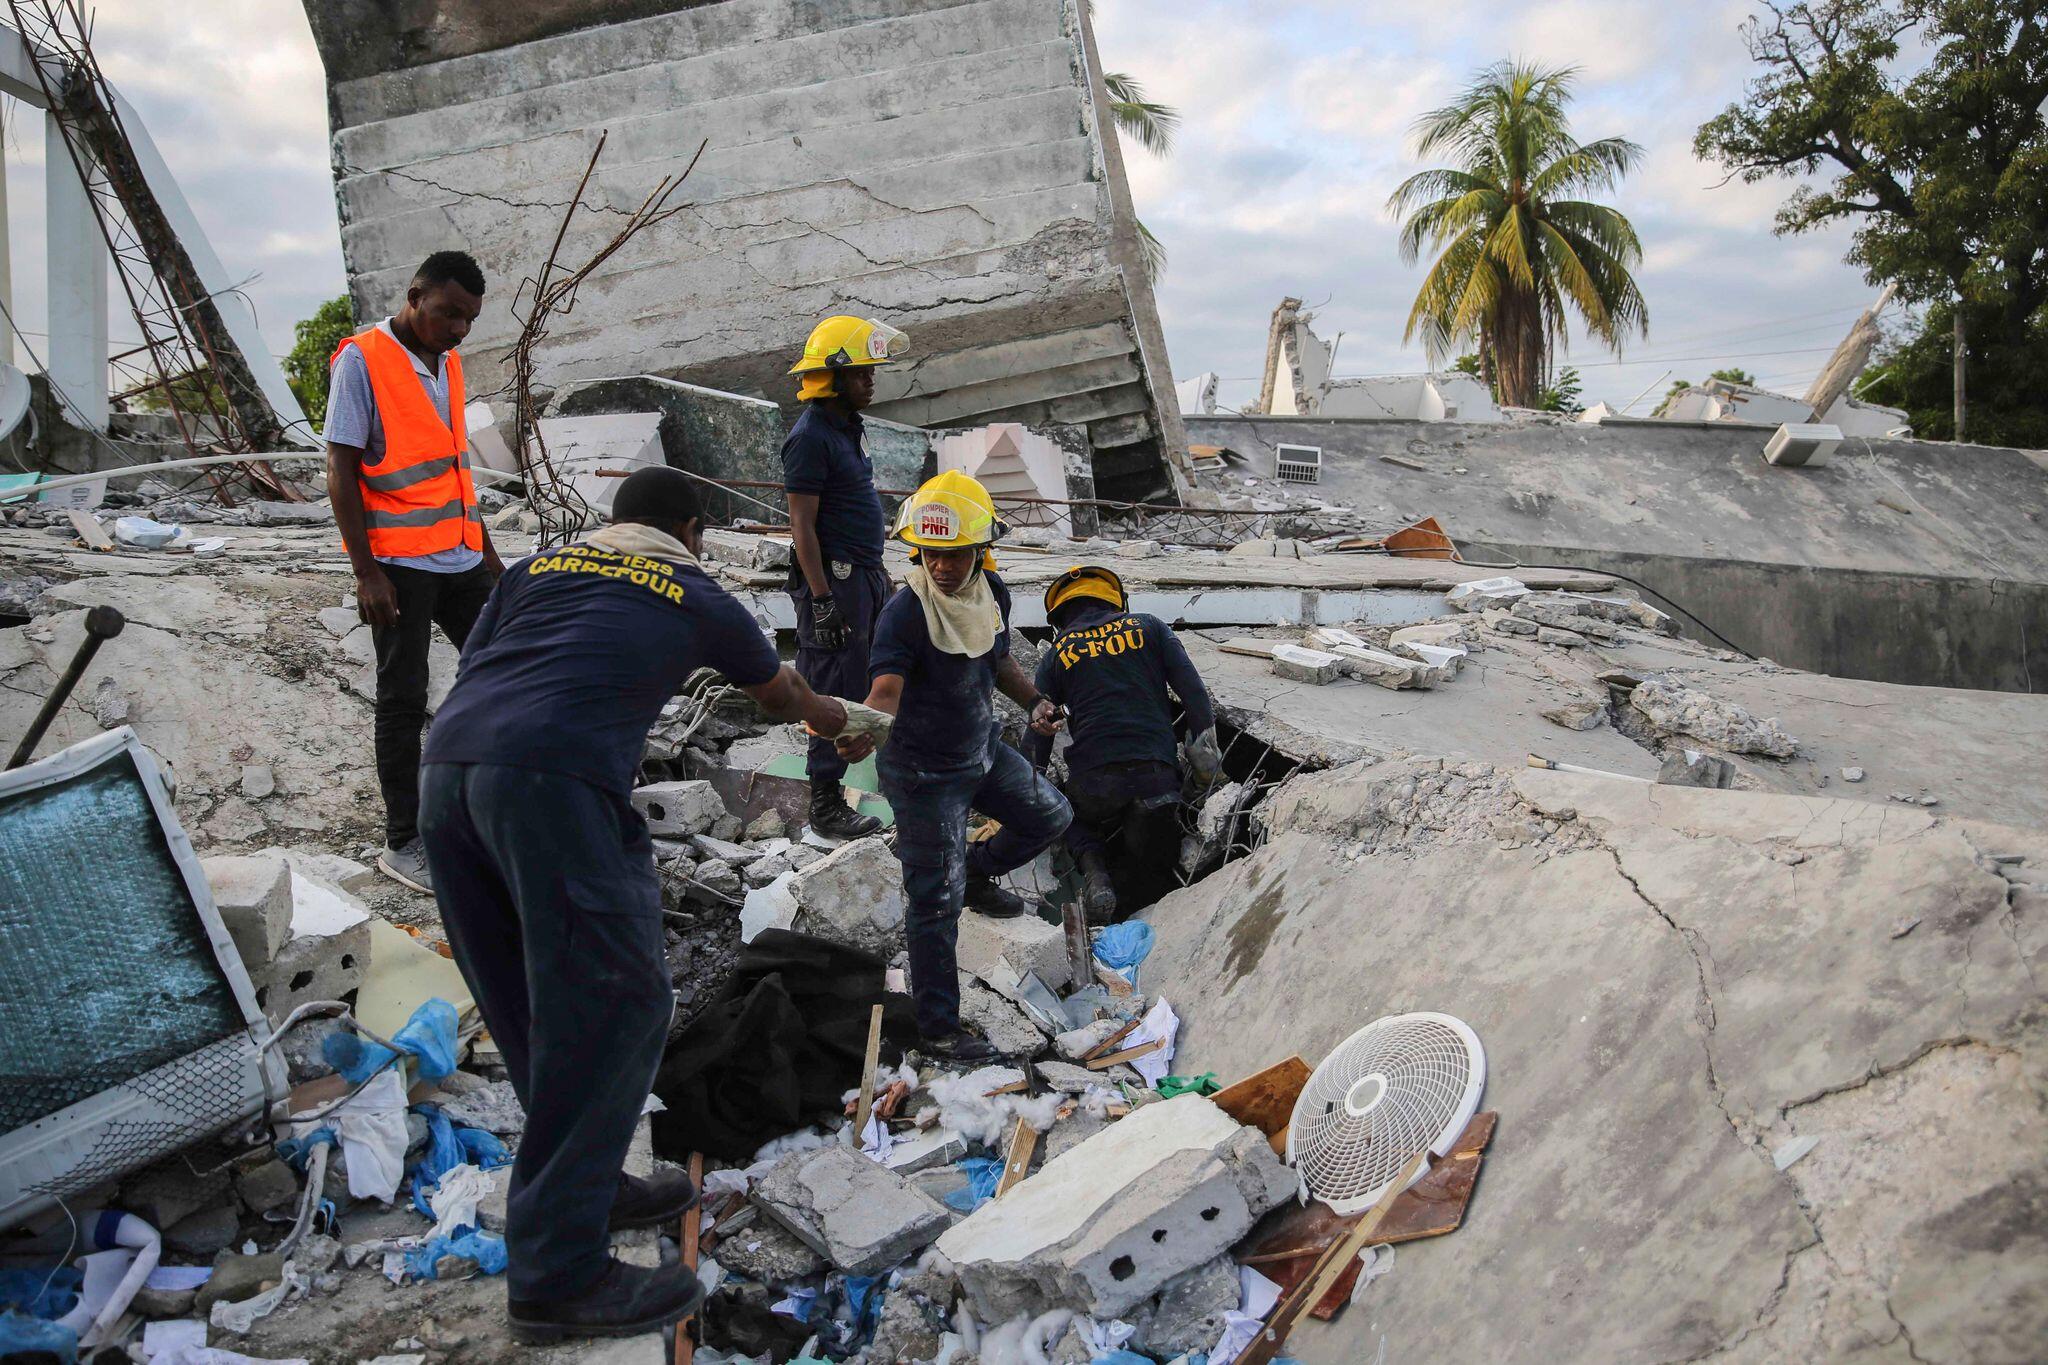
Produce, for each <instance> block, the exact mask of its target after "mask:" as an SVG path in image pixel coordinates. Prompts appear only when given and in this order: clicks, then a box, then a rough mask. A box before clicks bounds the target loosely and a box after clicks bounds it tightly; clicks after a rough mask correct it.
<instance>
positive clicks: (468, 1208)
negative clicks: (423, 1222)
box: [427, 1161, 497, 1241]
mask: <svg viewBox="0 0 2048 1365" xmlns="http://www.w3.org/2000/svg"><path fill="white" fill-rule="evenodd" d="M496 1185H497V1182H496V1181H495V1180H493V1179H492V1178H491V1174H490V1172H488V1171H482V1170H479V1169H477V1167H476V1166H474V1165H473V1164H471V1163H470V1162H467V1161H465V1162H463V1163H462V1164H461V1165H460V1166H451V1167H449V1168H448V1170H447V1171H446V1172H444V1173H443V1174H442V1176H441V1183H440V1184H439V1185H436V1186H435V1187H434V1192H433V1193H432V1194H430V1195H428V1196H427V1207H429V1208H431V1209H432V1210H433V1211H434V1230H433V1231H432V1232H430V1233H428V1234H427V1238H428V1240H429V1241H431V1240H432V1239H434V1238H436V1237H453V1236H454V1235H455V1230H456V1229H457V1228H463V1227H470V1228H473V1227H477V1226H479V1224H478V1222H477V1215H476V1209H477V1205H479V1204H481V1203H483V1202H484V1200H486V1199H488V1198H490V1197H491V1191H492V1190H493V1189H495V1188H496Z"/></svg>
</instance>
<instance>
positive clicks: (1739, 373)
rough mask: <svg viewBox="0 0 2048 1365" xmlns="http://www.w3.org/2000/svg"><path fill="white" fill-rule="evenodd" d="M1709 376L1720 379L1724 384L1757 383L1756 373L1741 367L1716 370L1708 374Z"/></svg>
mask: <svg viewBox="0 0 2048 1365" xmlns="http://www.w3.org/2000/svg"><path fill="white" fill-rule="evenodd" d="M1707 378H1709V379H1718V380H1720V381H1721V382H1722V383H1724V384H1749V385H1754V384H1755V383H1756V376H1755V375H1753V374H1751V373H1750V372H1749V371H1748V370H1745V369H1740V368H1734V369H1726V370H1716V371H1714V372H1713V373H1712V374H1710V375H1708V376H1707Z"/></svg>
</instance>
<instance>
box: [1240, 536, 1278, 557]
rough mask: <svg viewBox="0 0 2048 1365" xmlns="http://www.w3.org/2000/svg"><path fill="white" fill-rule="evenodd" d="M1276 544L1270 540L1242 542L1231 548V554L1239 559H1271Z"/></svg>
mask: <svg viewBox="0 0 2048 1365" xmlns="http://www.w3.org/2000/svg"><path fill="white" fill-rule="evenodd" d="M1275 545H1276V542H1274V541H1270V540H1241V541H1239V542H1238V543H1237V544H1235V545H1233V546H1231V547H1230V553H1232V554H1234V555H1237V556H1238V557H1239V558H1244V557H1247V556H1249V557H1251V558H1253V559H1271V558H1272V557H1273V554H1274V549H1275Z"/></svg>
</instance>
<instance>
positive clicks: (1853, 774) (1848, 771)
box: [1842, 768, 1863, 782]
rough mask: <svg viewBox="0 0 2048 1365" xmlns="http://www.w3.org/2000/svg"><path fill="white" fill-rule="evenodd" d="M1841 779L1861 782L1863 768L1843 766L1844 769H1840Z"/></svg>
mask: <svg viewBox="0 0 2048 1365" xmlns="http://www.w3.org/2000/svg"><path fill="white" fill-rule="evenodd" d="M1842 780H1843V781H1844V782H1861V781H1862V780H1863V769H1861V768H1844V769H1842Z"/></svg>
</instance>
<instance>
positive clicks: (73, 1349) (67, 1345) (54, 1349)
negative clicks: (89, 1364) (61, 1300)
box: [0, 1313, 78, 1365]
mask: <svg viewBox="0 0 2048 1365" xmlns="http://www.w3.org/2000/svg"><path fill="white" fill-rule="evenodd" d="M39 1354H40V1355H47V1356H48V1357H49V1358H50V1359H52V1360H54V1361H56V1362H57V1365H74V1362H76V1361H77V1359H78V1333H76V1332H74V1331H72V1330H71V1329H70V1328H69V1327H64V1326H60V1325H59V1324H57V1323H54V1322H44V1321H43V1320H42V1319H41V1318H31V1317H25V1316H24V1315H22V1314H20V1313H0V1359H5V1360H12V1359H14V1358H15V1357H16V1356H21V1357H23V1358H25V1359H34V1358H35V1357H36V1356H37V1355H39Z"/></svg>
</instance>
